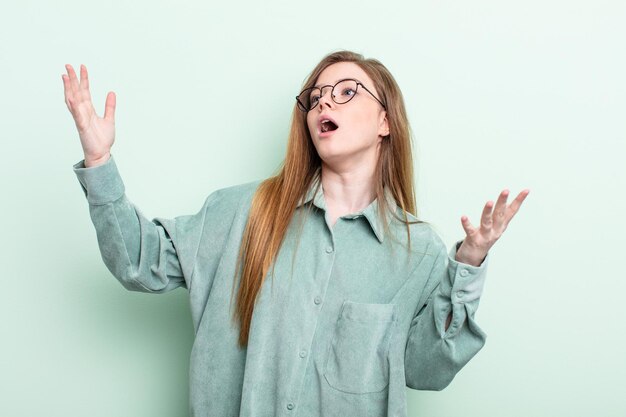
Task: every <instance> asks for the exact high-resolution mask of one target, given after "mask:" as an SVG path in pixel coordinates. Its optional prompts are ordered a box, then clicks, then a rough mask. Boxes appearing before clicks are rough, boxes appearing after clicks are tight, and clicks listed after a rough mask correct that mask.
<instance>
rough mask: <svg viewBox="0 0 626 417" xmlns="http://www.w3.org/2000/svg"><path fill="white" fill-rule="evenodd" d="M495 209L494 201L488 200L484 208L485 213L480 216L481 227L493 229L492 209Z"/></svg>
mask: <svg viewBox="0 0 626 417" xmlns="http://www.w3.org/2000/svg"><path fill="white" fill-rule="evenodd" d="M492 209H493V201H487V204H485V208H483V214H482V216H481V217H480V226H481V228H485V230H489V229H491V225H492V218H491V211H492Z"/></svg>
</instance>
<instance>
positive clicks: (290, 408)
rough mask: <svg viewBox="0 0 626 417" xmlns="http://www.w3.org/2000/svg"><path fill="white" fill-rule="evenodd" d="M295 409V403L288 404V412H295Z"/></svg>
mask: <svg viewBox="0 0 626 417" xmlns="http://www.w3.org/2000/svg"><path fill="white" fill-rule="evenodd" d="M294 407H295V405H294V404H293V403H289V404H287V410H293V408H294Z"/></svg>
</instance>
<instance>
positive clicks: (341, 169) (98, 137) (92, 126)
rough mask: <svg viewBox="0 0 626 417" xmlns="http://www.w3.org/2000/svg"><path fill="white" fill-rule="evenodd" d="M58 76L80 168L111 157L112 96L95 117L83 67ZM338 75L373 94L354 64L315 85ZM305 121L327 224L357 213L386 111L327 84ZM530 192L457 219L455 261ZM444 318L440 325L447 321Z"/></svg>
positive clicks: (502, 226) (478, 255) (328, 72)
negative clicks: (343, 99)
mask: <svg viewBox="0 0 626 417" xmlns="http://www.w3.org/2000/svg"><path fill="white" fill-rule="evenodd" d="M65 68H66V70H67V74H63V75H62V80H63V87H64V95H65V104H66V105H67V108H68V110H69V111H70V113H71V114H72V117H73V118H74V123H75V124H76V128H77V130H78V135H79V138H80V143H81V146H82V148H83V153H84V160H85V166H86V167H95V166H98V165H101V164H104V163H105V162H106V161H107V160H108V159H109V157H110V156H111V147H112V146H113V143H114V142H115V105H116V96H115V93H114V92H112V91H111V92H109V93H108V94H107V97H106V101H105V110H104V117H98V115H97V114H96V111H95V108H94V106H93V103H92V100H91V94H90V91H89V77H88V73H87V68H86V67H85V66H84V65H81V66H80V80H79V79H78V77H77V75H76V73H75V71H74V68H72V66H71V65H66V66H65ZM343 78H354V79H357V80H359V81H360V82H362V83H363V84H364V85H365V86H366V87H367V88H368V89H369V90H370V91H371V92H372V93H373V94H374V95H376V97H378V98H380V95H379V94H378V92H377V91H376V90H375V89H374V83H373V82H372V80H371V79H370V78H369V76H368V75H367V74H366V73H365V72H364V71H363V70H362V69H361V68H360V67H359V66H358V65H356V64H354V63H350V62H341V63H336V64H333V65H331V66H329V67H327V68H326V69H325V70H324V71H323V72H322V73H321V74H320V76H319V78H318V80H317V83H316V85H318V86H322V85H334V84H335V83H336V82H337V81H338V80H340V79H343ZM325 116H328V117H331V118H332V119H333V120H334V121H335V123H336V124H337V125H338V126H339V127H338V129H337V130H335V131H333V132H330V133H328V132H327V133H322V132H321V131H320V128H319V121H320V118H323V117H325ZM307 125H308V127H309V131H310V133H311V138H312V140H313V144H314V146H315V148H316V150H317V152H318V154H319V156H320V158H321V159H322V187H323V189H324V199H325V201H326V205H327V208H328V212H327V216H328V222H329V224H330V226H331V227H332V226H333V225H334V224H335V222H336V221H337V219H338V218H339V217H340V216H343V215H345V214H349V213H354V212H358V211H360V210H362V209H364V208H365V207H367V206H368V205H369V204H370V203H371V202H372V201H374V198H375V195H374V191H373V190H374V169H375V166H376V160H377V158H378V153H379V147H380V143H381V141H382V140H383V137H384V136H386V135H387V134H388V133H389V125H388V121H387V114H386V112H385V110H384V109H383V108H382V106H381V105H380V103H378V102H377V101H376V100H375V99H374V98H373V97H372V96H371V95H370V94H368V93H367V92H366V91H364V90H362V89H361V88H359V90H358V93H357V94H356V96H355V97H354V98H353V99H352V100H351V101H350V102H348V103H346V104H336V103H335V102H334V101H333V100H332V99H331V98H330V88H326V89H324V94H323V96H322V97H321V98H320V101H319V104H318V105H317V106H316V107H315V108H314V109H312V110H311V111H310V112H309V113H308V114H307ZM529 192H530V190H528V189H525V190H523V191H522V192H520V193H519V194H518V195H517V197H515V199H514V200H513V201H512V202H511V204H507V199H508V196H509V191H508V190H506V189H505V190H503V191H502V192H501V193H500V195H499V196H498V199H497V201H496V203H495V204H494V203H493V201H488V202H487V203H486V204H485V206H484V208H483V211H482V215H481V219H480V224H479V225H478V226H477V227H474V226H473V225H472V224H471V222H470V221H469V219H468V217H467V216H462V217H461V225H462V227H463V230H464V231H465V234H466V236H465V238H464V239H463V243H462V244H461V247H460V248H459V250H458V251H457V253H456V260H457V261H458V262H462V263H466V264H469V265H474V266H479V265H480V264H481V263H482V261H483V259H484V258H485V257H486V256H487V252H488V251H489V250H490V249H491V247H492V246H493V245H494V243H495V242H496V241H497V240H498V239H499V238H500V237H501V236H502V234H503V233H504V231H505V230H506V228H507V226H508V224H509V222H510V221H511V220H512V219H513V217H514V216H515V214H516V213H517V211H518V210H519V208H520V207H521V205H522V203H523V201H524V199H525V198H526V196H527V195H528V193H529ZM450 319H451V316H449V317H448V323H447V324H446V329H447V327H448V324H449V323H450Z"/></svg>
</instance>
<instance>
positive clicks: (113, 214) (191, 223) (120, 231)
mask: <svg viewBox="0 0 626 417" xmlns="http://www.w3.org/2000/svg"><path fill="white" fill-rule="evenodd" d="M73 169H74V173H75V174H76V176H77V177H78V181H79V182H80V185H81V187H82V189H83V192H84V194H85V197H86V198H87V202H88V203H89V213H90V216H91V220H92V223H93V225H94V226H95V229H96V235H97V238H98V245H99V248H100V254H101V255H102V260H103V261H104V263H105V265H106V266H107V268H108V269H109V271H111V273H112V274H113V275H114V276H115V277H116V278H117V279H118V280H119V281H120V283H121V284H122V285H123V286H124V287H125V288H126V289H128V290H131V291H141V292H150V293H162V292H166V291H169V290H172V289H174V288H177V287H181V286H182V287H184V288H189V284H190V282H189V280H190V278H191V272H192V270H193V267H192V265H193V263H194V262H195V255H196V253H197V248H198V245H199V240H200V235H201V233H202V225H203V213H204V212H203V210H201V211H200V212H199V213H197V214H196V215H193V216H180V217H176V218H175V219H163V218H155V219H153V220H148V219H147V218H146V217H145V216H144V215H143V214H142V213H141V211H140V210H139V209H138V208H137V207H135V206H134V205H133V204H132V203H131V202H130V200H128V198H127V197H126V194H125V187H124V183H123V182H122V178H121V177H120V174H119V172H118V170H117V166H116V164H115V160H114V159H113V156H111V157H110V158H109V160H108V161H107V162H105V163H104V164H102V165H98V166H95V167H89V168H86V167H85V164H84V160H81V161H80V162H78V163H76V164H75V165H74V166H73Z"/></svg>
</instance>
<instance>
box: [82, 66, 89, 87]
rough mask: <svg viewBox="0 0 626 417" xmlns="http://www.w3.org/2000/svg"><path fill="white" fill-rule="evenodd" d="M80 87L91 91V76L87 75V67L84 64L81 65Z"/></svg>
mask: <svg viewBox="0 0 626 417" xmlns="http://www.w3.org/2000/svg"><path fill="white" fill-rule="evenodd" d="M80 87H81V89H83V90H87V91H89V75H88V74H87V67H86V66H84V65H83V64H81V65H80Z"/></svg>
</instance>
